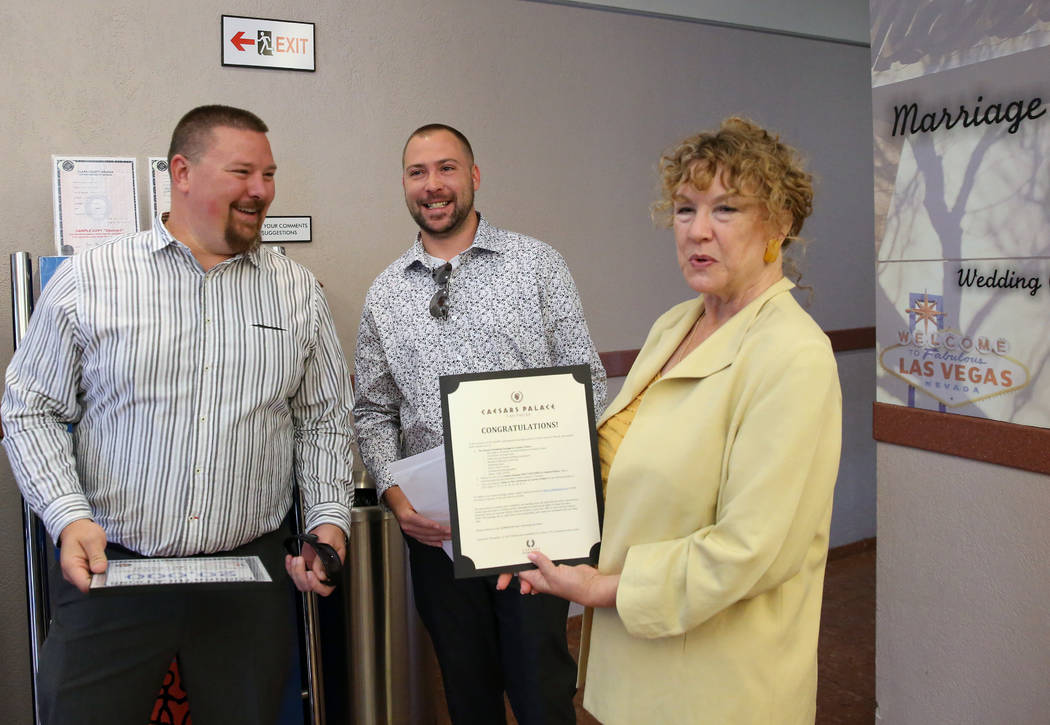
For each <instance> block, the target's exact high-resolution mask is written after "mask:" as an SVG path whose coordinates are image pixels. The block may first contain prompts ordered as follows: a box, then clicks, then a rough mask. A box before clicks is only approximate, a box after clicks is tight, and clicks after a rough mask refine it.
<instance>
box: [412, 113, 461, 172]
mask: <svg viewBox="0 0 1050 725" xmlns="http://www.w3.org/2000/svg"><path fill="white" fill-rule="evenodd" d="M436 131H448V132H449V133H450V134H452V135H453V136H455V137H456V138H457V139H458V140H459V142H460V143H461V144H463V149H464V150H465V151H466V152H467V160H468V161H469V162H470V163H471V164H473V163H474V149H473V148H472V147H471V145H470V141H468V140H467V137H466V136H464V135H463V133H462V132H461V131H460V130H458V129H455V128H452V127H451V126H448V125H446V124H444V123H428V124H427V125H426V126H420V127H419V128H417V129H416V130H415V131H413V132H412V133H410V134H409V135H408V138H407V139H405V145H404V146H402V147H401V166H402V167H403V166H404V165H405V151H407V150H408V143H409V141H411V140H412V139H414V138H415V137H416V136H429V135H430V134H432V133H434V132H436Z"/></svg>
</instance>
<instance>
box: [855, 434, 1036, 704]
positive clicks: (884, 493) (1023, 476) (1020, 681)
mask: <svg viewBox="0 0 1050 725" xmlns="http://www.w3.org/2000/svg"><path fill="white" fill-rule="evenodd" d="M877 448H878V477H879V505H878V516H879V553H878V564H877V568H878V574H877V583H876V589H877V591H878V608H877V622H876V631H877V643H876V650H877V652H878V675H877V699H878V703H879V722H885V723H892V725H928V723H959V724H968V723H974V724H975V725H976V724H978V723H980V724H985V723H1018V724H1020V723H1024V724H1028V723H1031V724H1032V725H1035V724H1036V723H1046V722H1047V720H1048V718H1050V714H1048V713H1050V687H1047V677H1048V673H1050V646H1048V644H1050V615H1048V609H1047V602H1050V576H1048V567H1047V554H1046V552H1047V551H1050V526H1048V525H1047V522H1048V521H1050V487H1048V483H1050V481H1048V479H1047V476H1044V475H1039V474H1035V473H1026V472H1024V471H1018V470H1014V469H1009V468H1003V467H1002V466H995V465H992V464H988V463H978V462H975V461H969V460H965V459H960V458H955V457H952V456H945V455H941V454H938V453H929V452H926V451H920V450H916V449H913V448H903V447H901V446H893V445H887V444H879V445H878V446H877Z"/></svg>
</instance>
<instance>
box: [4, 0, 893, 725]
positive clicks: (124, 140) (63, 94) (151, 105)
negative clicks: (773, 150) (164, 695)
mask: <svg viewBox="0 0 1050 725" xmlns="http://www.w3.org/2000/svg"><path fill="white" fill-rule="evenodd" d="M221 13H227V14H241V15H251V16H257V17H270V18H280V19H289V20H304V21H312V22H315V23H317V49H318V57H317V68H318V70H317V72H316V73H292V72H279V71H265V70H256V69H243V68H223V67H221V66H220V61H219V21H220V14H221ZM0 27H4V28H5V31H6V34H5V37H6V38H7V41H6V46H5V52H6V54H7V57H8V58H9V59H11V60H12V61H13V62H14V65H11V66H9V71H8V72H7V73H5V74H4V75H3V76H2V78H0V97H3V98H4V99H6V101H7V102H6V103H5V106H4V111H3V113H0V158H3V159H4V172H5V174H4V177H3V180H2V181H0V189H2V192H3V196H4V199H5V202H6V206H5V208H6V210H7V214H6V215H5V223H4V230H5V233H4V235H3V236H2V237H0V252H3V253H4V254H5V255H6V254H7V253H10V252H12V251H15V250H20V249H24V250H28V251H30V252H31V253H32V254H34V255H40V254H48V253H51V250H52V238H53V234H52V222H51V218H52V209H51V187H50V177H49V174H48V167H49V158H50V154H52V153H78V154H94V155H108V154H115V155H133V156H137V157H138V158H139V159H140V160H142V161H143V162H144V161H145V157H146V156H149V155H161V154H163V153H165V152H166V149H167V144H168V140H169V136H170V133H171V128H172V126H173V125H174V123H175V121H176V120H177V119H178V117H179V116H180V115H181V114H182V113H183V112H185V111H186V110H188V109H189V108H191V107H193V106H195V105H198V104H201V103H212V102H222V103H229V104H233V105H240V106H244V107H247V108H250V109H252V110H254V111H256V112H258V113H259V114H260V115H261V116H262V117H263V118H264V119H265V120H266V121H267V123H268V124H269V125H270V127H271V134H270V137H271V143H272V145H273V149H274V154H275V157H276V159H277V163H278V165H279V171H278V181H277V200H276V201H275V202H274V204H273V207H272V209H271V211H272V213H273V214H285V215H300V214H310V215H312V216H313V231H314V239H315V241H313V242H312V243H311V244H308V245H302V246H293V245H289V255H290V256H291V257H292V258H294V259H296V260H298V261H301V262H303V263H305V264H306V265H308V266H310V267H311V268H312V269H314V270H315V272H316V273H317V274H318V276H319V277H320V278H321V279H322V281H323V282H324V283H325V284H326V292H327V294H328V297H329V300H330V302H331V305H332V308H333V312H334V314H335V317H336V320H337V326H338V330H339V333H340V336H341V339H342V342H343V347H344V349H345V350H346V351H347V352H348V353H352V351H353V344H354V339H355V335H356V329H357V323H358V319H359V316H360V310H361V303H362V300H363V297H364V292H365V289H366V287H367V285H368V284H369V283H370V282H371V280H372V279H373V278H374V277H375V275H376V274H377V273H378V272H379V271H380V270H381V269H382V268H383V267H384V266H385V265H386V264H388V263H389V262H390V261H391V260H392V259H393V258H394V257H395V256H397V255H398V254H399V253H400V252H401V251H402V250H403V248H404V247H406V246H407V245H408V243H409V241H410V239H411V237H412V234H413V224H412V222H411V220H410V218H409V216H408V214H407V213H406V211H405V208H404V203H403V200H402V196H401V189H400V183H399V178H400V169H399V164H400V150H401V145H402V143H403V141H404V137H405V136H406V135H407V134H408V133H409V132H410V131H411V130H412V129H413V128H415V127H416V126H418V125H421V124H423V123H426V122H430V121H444V122H448V123H451V124H453V125H455V126H458V127H460V128H461V129H462V130H463V131H464V132H466V133H467V134H468V136H470V138H471V140H472V141H473V142H474V145H475V149H476V152H477V160H478V163H479V165H480V168H481V174H482V187H481V191H480V192H479V194H478V206H479V208H480V209H481V210H482V212H483V213H485V214H486V215H487V216H488V217H489V218H490V219H491V220H492V221H493V222H495V223H497V224H500V225H502V226H506V227H509V228H512V229H515V230H518V231H522V232H527V233H530V234H533V235H535V236H538V237H540V238H542V239H545V240H547V241H549V242H551V243H552V244H554V245H555V246H556V247H557V248H558V249H559V250H560V251H561V252H562V253H563V254H564V255H565V257H566V258H567V260H568V262H569V265H570V267H571V268H572V270H573V272H574V274H575V276H576V279H577V282H578V284H579V287H580V290H581V295H582V298H583V302H584V307H585V309H586V312H587V315H588V319H589V320H590V323H591V329H592V333H593V336H594V339H595V341H596V343H597V345H598V347H599V349H601V350H617V349H629V348H637V347H639V346H640V345H641V342H642V340H643V339H644V336H645V333H646V331H647V329H648V327H649V324H650V323H651V322H652V320H653V319H654V318H655V317H656V316H657V315H658V314H659V313H660V312H662V311H663V310H664V309H666V308H667V307H669V306H670V305H672V304H673V303H675V302H677V301H679V300H681V299H683V298H685V297H687V296H689V294H690V292H689V290H688V289H687V288H686V287H685V285H684V283H683V282H682V281H681V279H680V276H679V274H678V271H677V269H676V266H675V263H674V256H673V251H672V241H671V237H670V233H669V232H668V231H666V230H662V229H655V228H654V227H653V226H652V224H651V223H650V221H649V216H648V204H649V202H650V201H651V200H652V199H653V198H654V196H655V194H656V179H655V174H654V169H655V164H656V160H657V157H658V155H659V153H660V151H661V150H662V149H664V148H665V147H667V146H668V145H670V144H671V143H673V142H675V141H676V140H678V139H679V138H681V137H683V136H684V135H686V134H687V133H690V132H693V131H696V130H698V129H700V128H705V127H711V126H712V125H714V124H716V123H717V122H718V120H719V119H721V118H722V117H723V116H726V115H728V114H730V113H744V114H747V115H751V116H753V117H755V118H756V119H757V120H759V121H760V122H762V123H765V124H768V125H769V126H771V127H774V128H776V129H779V130H780V131H781V132H782V133H783V134H784V136H785V137H786V138H787V139H789V140H790V141H791V142H792V143H794V144H796V145H797V146H799V147H800V148H802V149H804V150H805V152H806V153H807V155H808V156H809V158H810V160H811V165H812V167H813V169H814V170H815V172H816V174H817V176H818V196H817V202H816V209H817V211H816V213H815V214H814V217H813V219H812V220H811V223H810V224H808V225H807V229H806V233H807V235H808V236H809V237H810V238H811V239H812V240H813V244H812V246H811V248H810V252H809V259H808V270H809V271H808V272H807V274H806V279H807V280H808V281H809V282H810V283H811V284H813V285H814V286H815V288H816V298H815V301H814V304H813V307H812V311H813V314H814V316H815V317H816V318H817V320H818V322H820V323H821V324H822V325H823V326H824V327H825V328H827V329H838V328H849V327H863V326H869V325H872V324H873V318H872V309H873V283H872V279H871V274H870V269H871V263H872V258H873V255H872V243H871V229H872V212H871V198H872V181H871V180H872V169H871V165H872V162H871V155H870V138H871V127H870V119H871V110H870V96H869V93H868V61H869V58H868V51H867V50H866V49H864V48H858V47H852V46H848V45H842V44H836V43H825V42H819V41H811V40H804V39H799V38H791V37H785V36H779V35H769V34H764V33H756V32H749V31H744V30H735V29H727V28H716V27H710V26H705V25H702V24H697V23H688V22H680V21H674V20H666V19H657V18H647V17H640V16H634V15H626V14H620V13H606V12H595V11H592V10H586V9H582V8H573V7H565V6H555V5H548V4H540V3H533V2H521V1H520V0H487V1H486V2H478V1H477V0H445V1H444V2H441V3H433V2H429V3H428V2H422V1H419V0H358V1H356V2H349V3H348V2H338V1H336V0H322V1H321V2H318V3H314V4H310V5H302V6H299V5H296V6H291V5H289V4H287V3H283V2H277V1H276V0H230V2H228V3H226V4H225V5H224V6H223V7H222V8H221V9H217V8H216V6H215V5H214V4H213V3H210V2H206V0H184V1H183V2H179V3H166V2H159V1H156V0H154V1H153V2H143V1H142V0H101V1H100V2H97V3H67V2H58V1H57V0H43V1H42V2H36V3H29V4H12V3H6V4H4V5H2V6H0ZM141 201H142V203H143V205H144V206H145V208H148V204H147V203H146V202H147V200H146V196H145V190H144V187H143V192H142V195H141ZM0 276H2V277H5V278H6V275H0ZM9 315H10V308H9V294H8V281H7V280H6V279H3V280H0V319H8V318H9ZM10 354H11V346H10V341H9V340H8V339H7V337H6V336H0V365H6V362H7V360H8V359H9V358H10ZM847 357H848V359H847V360H846V361H845V362H843V361H842V359H841V357H840V365H841V366H842V367H841V369H842V370H843V382H844V388H845V389H846V390H847V391H852V392H847V400H848V401H849V402H850V404H851V405H853V406H855V407H854V408H852V409H851V412H848V413H847V421H849V423H848V425H849V427H850V428H851V430H852V431H853V432H852V434H851V432H850V431H847V450H846V454H845V458H846V460H848V461H854V462H855V463H848V464H846V465H844V468H843V470H844V472H847V474H846V475H848V478H849V480H845V481H840V485H839V491H840V496H841V497H842V498H841V500H840V502H839V503H838V504H837V505H836V513H835V521H834V523H833V526H834V527H838V525H839V522H840V521H843V522H848V527H847V530H848V532H849V533H848V535H839V534H837V533H836V534H833V536H838V537H839V539H838V540H836V539H834V538H833V541H836V542H837V543H842V536H846V538H849V537H854V536H856V537H858V538H859V537H861V536H870V535H872V534H873V531H874V518H873V512H872V511H871V510H870V508H869V509H868V511H867V513H866V514H863V511H862V509H863V506H864V505H865V504H864V503H863V502H864V500H865V499H866V498H870V495H871V494H870V492H871V491H872V490H873V486H874V481H873V472H872V470H871V468H870V464H869V463H867V462H866V461H870V459H871V450H872V444H871V441H870V438H869V437H867V433H866V430H867V429H866V428H865V427H864V426H865V425H867V424H868V423H866V421H867V419H868V416H869V415H870V398H871V396H870V391H871V382H870V381H871V365H870V364H869V363H867V362H863V363H860V362H858V361H859V360H861V359H863V355H860V356H859V357H849V356H847ZM865 391H868V392H867V393H865ZM0 458H2V457H0ZM845 492H849V493H848V494H847V493H845ZM839 504H843V507H840V506H839ZM19 511H20V505H19V501H18V497H17V493H16V491H15V487H14V484H13V481H12V479H11V476H10V472H9V470H8V468H7V465H6V463H0V526H2V527H3V530H5V531H7V532H9V535H8V536H6V537H4V538H3V540H0V555H2V558H0V561H3V562H4V564H3V565H2V570H0V574H2V576H0V607H2V608H3V609H4V611H5V613H6V616H5V624H4V625H3V626H0V647H2V651H3V652H4V655H5V656H4V658H3V661H2V663H0V721H3V722H18V723H22V722H28V721H29V719H28V714H27V713H28V709H27V708H28V704H29V695H28V685H27V675H26V666H25V662H26V660H27V654H26V640H25V629H24V627H23V625H22V623H23V622H24V621H25V616H24V593H23V583H22V575H21V564H20V557H21V544H20V542H19V540H18V537H17V535H16V532H17V531H18V529H19V526H20V513H19ZM864 519H866V520H864ZM836 532H837V528H836Z"/></svg>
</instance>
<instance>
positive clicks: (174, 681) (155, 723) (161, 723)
mask: <svg viewBox="0 0 1050 725" xmlns="http://www.w3.org/2000/svg"><path fill="white" fill-rule="evenodd" d="M192 722H193V721H192V720H191V719H190V698H189V696H188V695H187V694H186V691H185V690H184V689H182V678H180V677H179V665H178V661H177V660H172V661H171V667H169V668H168V672H167V674H166V675H164V683H163V684H162V685H161V686H160V692H158V693H157V703H156V704H155V705H154V706H153V714H152V715H151V716H150V719H149V724H148V725H191V723H192Z"/></svg>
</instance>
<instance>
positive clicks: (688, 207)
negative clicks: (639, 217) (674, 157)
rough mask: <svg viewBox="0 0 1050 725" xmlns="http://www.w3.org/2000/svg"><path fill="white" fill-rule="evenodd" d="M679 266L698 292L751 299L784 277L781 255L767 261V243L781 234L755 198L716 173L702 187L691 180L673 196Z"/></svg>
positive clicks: (726, 300) (730, 299) (728, 298)
mask: <svg viewBox="0 0 1050 725" xmlns="http://www.w3.org/2000/svg"><path fill="white" fill-rule="evenodd" d="M673 214H674V216H673V223H672V227H673V228H674V239H675V246H676V248H677V251H678V266H679V267H680V268H681V270H682V276H683V277H685V281H686V283H687V284H688V285H689V286H690V287H691V288H692V289H693V290H694V291H696V292H699V293H701V294H703V295H706V296H708V297H715V298H717V299H718V300H719V301H720V302H722V303H729V304H732V303H734V302H744V301H750V299H751V298H752V297H753V296H757V294H760V293H761V292H762V291H764V290H765V289H766V288H767V287H768V286H769V285H771V284H772V283H773V282H775V281H776V280H778V279H780V277H781V276H782V271H781V264H780V257H779V256H778V257H777V259H776V261H774V262H772V263H766V262H765V261H763V259H762V256H763V254H764V253H765V250H766V244H767V242H768V241H769V240H770V239H771V238H774V237H776V238H777V239H783V235H782V234H781V235H778V234H777V232H776V230H775V229H774V228H773V227H772V225H771V224H769V223H768V221H767V219H766V211H765V206H764V205H763V204H762V202H761V201H760V200H759V199H757V198H756V197H752V196H746V195H741V194H731V193H729V192H728V191H727V190H726V188H725V186H723V185H722V178H721V173H720V170H719V173H716V174H715V175H714V178H713V179H712V180H711V184H710V185H709V186H708V187H707V188H706V189H704V190H702V191H701V190H700V189H697V188H696V187H695V186H693V185H692V184H690V183H689V182H685V183H683V184H682V185H681V186H679V187H678V190H677V191H676V192H675V195H674V199H673Z"/></svg>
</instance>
